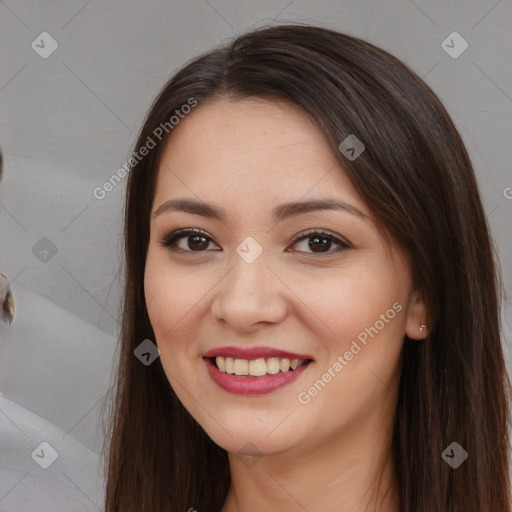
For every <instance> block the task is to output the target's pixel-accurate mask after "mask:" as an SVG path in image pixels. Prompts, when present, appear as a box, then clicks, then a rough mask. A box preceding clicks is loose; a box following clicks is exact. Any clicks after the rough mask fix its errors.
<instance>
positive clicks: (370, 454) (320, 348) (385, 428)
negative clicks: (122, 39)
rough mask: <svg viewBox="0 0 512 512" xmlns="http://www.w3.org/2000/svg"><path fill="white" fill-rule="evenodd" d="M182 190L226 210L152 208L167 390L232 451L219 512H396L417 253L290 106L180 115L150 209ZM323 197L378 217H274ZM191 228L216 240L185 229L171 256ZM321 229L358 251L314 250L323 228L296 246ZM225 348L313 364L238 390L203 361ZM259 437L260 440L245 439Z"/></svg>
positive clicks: (222, 105)
mask: <svg viewBox="0 0 512 512" xmlns="http://www.w3.org/2000/svg"><path fill="white" fill-rule="evenodd" d="M183 197H186V198H191V199H199V200H203V201H208V202H209V203H213V204H215V205H216V206H218V207H221V208H223V209H225V210H226V214H227V217H226V219H225V220H224V221H222V222H221V221H219V220H216V219H211V218H206V217H202V216H199V215H197V214H190V213H185V212H175V211H170V212H165V213H162V214H161V215H158V216H152V219H151V222H150V244H149V248H148V253H147V261H146V269H145V282H144V286H145V294H146V303H147V308H148V313H149V317H150V320H151V324H152V326H153V330H154V332H155V336H156V343H157V345H158V347H159V349H160V358H161V363H162V365H163V368H164V370H165V373H166V376H167V378H168V379H169V382H170V384H171V386H172V387H173V389H174V390H175V392H176V394H177V395H178V397H179V399H180V400H181V402H182V403H183V405H184V406H185V407H186V409H187V410H188V411H189V412H190V413H191V414H192V416H193V417H194V418H195V419H196V420H197V422H198V423H199V424H200V425H201V426H202V427H203V429H204V430H205V431H206V432H207V434H208V435H209V436H210V437H211V438H212V439H213V440H214V441H215V442H216V443H217V444H219V445H220V446H222V447H223V448H225V449H226V450H227V451H228V452H229V462H230V468H231V475H232V485H231V488H230V490H229V493H228V496H227V499H226V502H225V504H224V507H223V508H222V512H234V511H240V512H252V511H258V512H259V511H261V510H272V511H273V510H279V511H284V512H286V511H296V510H302V508H301V507H303V509H305V510H308V512H316V511H325V510H337V511H340V512H348V511H350V512H354V511H356V512H357V511H363V510H365V509H366V507H367V506H368V505H369V508H368V510H379V511H380V512H396V511H397V510H398V501H397V485H396V481H395V478H394V476H393V465H392V461H391V460H390V459H389V458H388V459H387V462H386V461H385V459H384V457H385V456H386V455H389V443H390V436H391V433H392V425H393V423H392V417H393V413H394V411H395V408H396V389H397V386H398V381H399V376H400V370H401V349H402V346H403V339H404V335H405V334H407V335H408V336H409V337H410V338H413V339H420V338H424V337H425V336H426V332H425V331H424V332H420V330H419V325H420V324H422V323H426V322H425V319H426V314H425V307H424V304H423V302H422V300H421V298H420V296H419V294H418V293H416V292H415V291H414V290H413V289H412V278H411V270H410V264H409V262H408V261H407V258H406V257H405V256H404V255H403V254H401V252H400V251H399V250H398V248H397V247H395V246H392V247H391V248H389V247H387V246H386V244H385V243H384V241H383V239H382V237H381V234H380V232H379V230H378V229H377V226H376V224H375V223H374V221H373V218H372V214H371V210H370V208H369V207H368V205H366V204H365V203H364V201H363V200H362V198H361V197H360V196H359V195H358V194H357V193H356V191H355V189H354V187H353V186H352V184H351V182H350V181H349V179H348V177H347V175H346V173H345V171H344V170H343V168H342V167H341V165H340V164H339V162H338V161H337V159H336V155H334V154H333V152H332V150H331V149H330V148H329V146H328V145H327V142H326V140H325V139H324V137H323V134H322V133H321V131H320V130H319V128H318V127H317V126H316V125H315V124H314V123H313V122H312V121H311V120H310V119H309V117H308V116H307V115H306V114H305V113H304V112H303V111H301V110H300V109H298V108H297V107H296V106H294V105H292V104H289V103H288V102H268V101H266V100H262V99H258V98H249V99H244V100H236V101H232V100H230V99H228V98H224V99H222V100H220V101H217V102H215V103H207V104H203V105H199V106H198V107H197V108H196V109H194V111H193V112H192V113H191V114H189V115H188V116H187V117H186V119H184V120H182V121H180V124H179V125H178V126H176V127H175V129H174V130H173V132H172V134H171V138H170V140H169V142H168V145H167V147H166V150H165V153H164V155H163V158H162V161H161V163H160V167H159V169H158V178H157V183H156V194H155V198H154V203H153V208H152V211H153V212H155V211H156V209H157V208H158V207H159V206H160V205H161V204H162V203H164V202H166V201H167V200H169V199H176V198H183ZM315 198H335V199H339V200H343V201H344V202H347V203H350V204H351V205H352V206H354V207H356V208H358V209H359V210H360V211H362V212H363V213H364V214H365V215H366V216H367V218H366V219H365V218H361V217H358V216H356V215H352V214H350V213H347V212H344V211H336V210H325V211H316V212H309V213H306V214H301V215H299V216H296V217H291V218H289V219H286V220H283V221H281V222H279V223H277V224H276V223H275V222H274V221H273V220H272V218H271V211H272V209H273V208H274V207H275V206H277V205H280V204H282V203H285V202H289V201H299V200H309V199H315ZM181 228H198V229H202V230H204V231H206V232H207V234H208V237H209V238H210V239H209V240H208V239H207V241H206V243H203V245H201V242H203V241H201V240H200V241H199V247H200V249H199V250H197V249H196V250H195V251H194V248H197V246H198V242H197V241H196V242H194V239H193V237H188V236H185V237H184V238H181V239H180V240H178V242H177V243H178V247H180V248H182V249H183V250H184V251H188V252H185V253H182V254H179V253H176V252H172V251H171V250H170V249H169V248H167V247H165V246H163V245H162V243H161V242H160V240H161V239H162V238H163V237H165V236H166V235H167V234H168V233H170V232H171V231H174V230H177V229H181ZM311 228H315V229H319V230H325V231H327V232H329V233H332V234H333V235H334V236H337V237H338V238H340V239H342V240H346V241H348V242H349V243H350V244H351V248H348V249H345V250H343V251H337V250H336V249H337V248H338V245H337V244H336V243H335V242H334V241H332V242H331V245H330V246H329V247H328V249H326V250H327V251H328V252H327V253H326V252H322V251H317V252H315V247H313V248H311V246H310V245H309V244H308V242H314V240H312V238H311V237H310V238H306V239H304V240H302V241H299V242H295V243H294V242H293V241H292V237H293V235H295V234H297V233H301V232H302V231H304V230H309V229H311ZM248 236H251V237H253V238H254V239H255V240H256V241H257V242H258V243H259V244H260V246H261V247H262V249H263V252H262V254H261V255H260V256H259V257H258V258H257V259H256V260H255V261H254V262H252V263H250V264H249V263H247V262H246V261H244V259H242V258H241V257H240V256H239V255H238V253H237V252H236V248H237V246H238V245H239V244H240V243H241V242H242V241H243V240H244V239H245V238H246V237H248ZM322 240H323V239H322ZM194 243H195V245H194ZM216 249H217V250H216ZM397 302H398V303H399V304H400V305H401V306H402V308H401V311H400V312H398V313H397V314H396V316H394V318H393V319H392V320H389V321H388V322H386V323H385V325H384V328H382V329H380V330H379V332H378V334H377V335H375V336H374V337H373V338H371V337H369V338H368V342H367V345H366V346H364V345H362V344H360V343H359V345H360V346H362V350H361V351H360V352H358V353H357V355H355V356H354V357H353V359H352V360H351V361H348V362H347V365H346V366H344V367H343V369H342V370H341V371H338V372H335V371H334V372H333V371H332V367H333V363H334V362H335V361H337V360H338V359H337V358H338V356H340V355H341V356H343V355H344V353H345V352H346V351H347V350H349V349H350V346H351V344H352V342H353V341H354V340H356V339H357V335H358V334H359V333H361V332H362V331H364V329H365V328H368V327H370V326H374V325H375V323H376V321H377V320H379V319H380V318H381V315H382V314H385V313H386V311H387V310H389V309H390V308H391V307H392V305H393V304H394V303H397ZM226 345H235V346H240V347H254V346H261V345H266V346H270V347H276V348H280V349H283V350H288V351H292V352H295V353H302V354H308V355H310V356H311V357H312V358H313V359H314V362H313V363H311V364H310V365H309V367H308V368H307V370H306V371H305V372H304V373H303V374H302V375H301V376H300V377H299V378H298V379H296V380H295V381H294V382H293V383H291V384H289V385H288V386H286V387H284V388H282V389H280V390H278V391H275V392H273V393H270V394H267V395H262V396H242V395H235V394H232V393H229V392H227V391H225V390H223V389H221V388H219V387H218V386H217V384H215V383H214V382H213V381H212V380H211V378H210V376H209V374H208V372H207V370H206V366H205V363H204V361H203V359H202V354H203V353H204V352H206V351H207V350H210V349H212V348H216V347H222V346H226ZM329 368H331V374H332V373H334V375H335V376H334V377H332V378H331V380H330V382H328V383H327V384H326V385H325V387H323V388H322V389H321V390H320V392H317V394H316V395H315V396H313V397H311V399H310V401H309V402H308V403H307V404H303V403H300V402H299V400H298V395H299V393H301V392H302V393H303V395H302V396H304V392H307V390H308V389H309V388H310V387H311V386H312V385H313V384H314V383H315V381H317V379H321V378H322V374H324V373H325V372H327V371H328V369H329ZM248 443H251V446H254V447H256V448H252V450H251V448H248V447H245V448H243V447H244V446H246V445H247V444H248ZM244 455H245V456H249V457H248V458H244V457H243V456H244ZM251 455H253V456H254V455H255V456H254V457H253V458H252V459H251V458H250V456H251ZM381 463H382V465H381ZM379 478H381V480H380V484H381V485H380V486H378V485H377V484H378V481H379ZM386 491H387V493H386Z"/></svg>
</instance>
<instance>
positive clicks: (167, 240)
mask: <svg viewBox="0 0 512 512" xmlns="http://www.w3.org/2000/svg"><path fill="white" fill-rule="evenodd" d="M193 235H196V236H197V235H200V236H203V237H204V238H206V239H207V240H208V241H210V242H213V240H212V238H211V237H210V236H208V234H207V233H206V231H203V230H202V229H190V228H185V229H178V230H176V231H173V232H171V233H168V234H166V235H164V236H163V237H162V238H161V239H160V243H161V244H162V245H163V246H164V247H166V248H168V249H169V250H171V251H173V252H178V253H201V252H206V250H205V251H189V250H184V249H180V248H178V247H177V246H176V242H177V241H178V240H180V239H181V238H186V237H189V236H193ZM314 236H318V237H322V238H327V239H329V240H331V241H332V242H334V243H335V244H337V245H338V248H337V249H335V250H329V251H327V252H325V253H321V252H320V253H315V252H308V253H306V254H317V255H319V256H328V255H331V254H334V253H338V252H341V251H344V250H346V249H350V248H352V245H350V244H349V243H348V242H347V241H346V240H343V239H342V238H338V237H337V236H335V235H333V234H332V233H329V232H328V231H323V230H315V229H310V230H307V231H302V232H301V233H298V234H296V235H295V236H294V237H293V239H292V245H295V244H296V243H297V242H301V241H302V240H305V239H308V238H313V237H314ZM299 252H304V251H299Z"/></svg>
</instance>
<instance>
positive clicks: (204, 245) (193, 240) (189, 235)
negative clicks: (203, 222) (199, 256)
mask: <svg viewBox="0 0 512 512" xmlns="http://www.w3.org/2000/svg"><path fill="white" fill-rule="evenodd" d="M182 239H185V240H187V241H186V242H185V244H184V246H183V245H182V246H181V247H180V245H179V241H180V240H182ZM210 242H212V239H211V238H210V237H209V236H208V235H206V233H204V232H203V231H201V230H197V229H193V230H192V229H187V230H178V231H174V232H173V233H170V234H168V235H166V236H164V237H163V239H162V240H160V243H161V244H162V245H163V246H164V247H167V248H169V249H170V250H172V251H176V252H205V250H206V249H208V246H209V244H210Z"/></svg>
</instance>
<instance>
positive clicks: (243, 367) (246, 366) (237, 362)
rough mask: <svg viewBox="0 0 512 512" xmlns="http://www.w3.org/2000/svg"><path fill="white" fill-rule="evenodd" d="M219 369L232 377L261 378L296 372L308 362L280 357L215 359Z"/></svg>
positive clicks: (219, 357)
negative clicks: (280, 372) (290, 371)
mask: <svg viewBox="0 0 512 512" xmlns="http://www.w3.org/2000/svg"><path fill="white" fill-rule="evenodd" d="M215 362H216V363H217V368H218V369H219V370H220V371H221V372H224V373H229V374H231V375H233V374H234V375H252V376H254V377H261V376H262V375H267V374H270V375H273V374H275V373H279V371H282V372H287V371H289V370H290V368H291V369H292V370H295V369H296V368H298V367H299V366H302V365H303V364H304V363H305V362H306V361H304V360H300V359H292V360H290V359H287V358H283V359H281V358H279V357H269V358H268V359H264V358H260V359H251V360H249V359H233V358H232V357H221V356H218V357H216V358H215Z"/></svg>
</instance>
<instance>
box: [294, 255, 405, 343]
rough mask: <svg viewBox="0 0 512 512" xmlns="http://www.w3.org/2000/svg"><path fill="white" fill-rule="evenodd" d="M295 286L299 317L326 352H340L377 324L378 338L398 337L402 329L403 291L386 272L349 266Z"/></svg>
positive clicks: (377, 266) (375, 265)
mask: <svg viewBox="0 0 512 512" xmlns="http://www.w3.org/2000/svg"><path fill="white" fill-rule="evenodd" d="M290 278H291V277H290ZM295 283H296V284H295V286H294V291H295V292H296V295H297V296H298V297H299V298H300V299H301V300H300V302H299V304H301V305H300V307H301V308H302V310H303V314H301V316H302V317H303V318H307V317H310V318H311V329H312V330H313V331H314V332H316V334H317V336H318V340H319V341H320V342H321V343H322V344H323V345H324V347H325V348H327V349H328V350H329V351H331V350H335V349H336V350H343V349H344V348H345V345H347V344H348V345H350V343H351V341H352V340H353V339H356V338H357V336H358V335H359V334H360V333H362V332H363V333H364V332H366V331H365V329H368V328H371V327H372V326H374V325H375V323H376V322H377V328H378V330H379V331H382V333H379V335H380V336H379V337H381V338H382V337H383V335H384V333H386V335H388V334H389V335H391V336H394V337H397V336H398V333H400V332H401V330H402V329H404V322H403V316H404V315H403V313H400V311H404V310H405V307H404V303H405V300H406V297H407V294H406V289H405V288H403V287H401V285H400V283H399V280H397V279H396V278H394V277H393V273H392V272H391V270H390V269H389V268H385V269H384V268H382V266H380V265H378V264H377V263H376V264H374V265H368V266H366V265H365V266H360V267H357V268H356V267H354V266H352V267H351V268H350V269H348V268H347V270H341V271H338V272H336V273H334V272H332V273H329V274H324V275H322V276H318V275H317V276H315V278H312V277H311V276H310V277H308V276H307V275H306V276H302V277H301V278H300V279H296V280H295ZM402 288H403V289H402ZM393 304H395V307H393ZM381 315H383V317H382V316H381ZM382 318H383V319H382ZM313 326H315V327H313ZM373 332H374V331H373ZM398 337H399V336H398ZM361 338H364V334H363V335H362V336H361Z"/></svg>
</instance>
